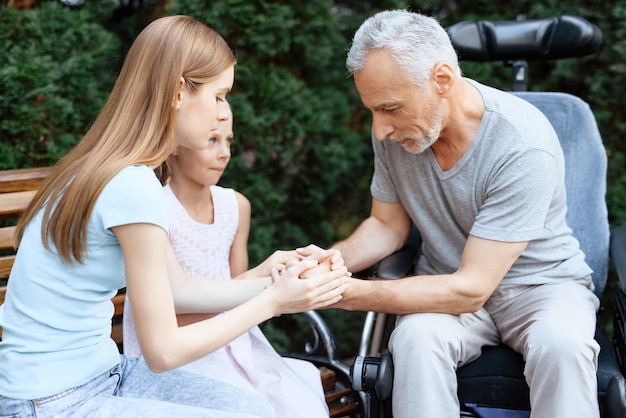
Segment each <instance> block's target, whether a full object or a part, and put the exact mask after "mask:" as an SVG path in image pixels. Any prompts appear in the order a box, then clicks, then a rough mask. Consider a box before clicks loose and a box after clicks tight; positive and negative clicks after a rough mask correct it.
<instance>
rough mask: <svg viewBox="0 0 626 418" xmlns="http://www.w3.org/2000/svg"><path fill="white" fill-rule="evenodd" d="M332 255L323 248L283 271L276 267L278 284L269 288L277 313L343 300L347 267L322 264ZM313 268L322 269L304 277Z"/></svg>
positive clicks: (301, 309) (301, 310) (275, 274)
mask: <svg viewBox="0 0 626 418" xmlns="http://www.w3.org/2000/svg"><path fill="white" fill-rule="evenodd" d="M316 258H319V260H318V259H316ZM330 258H331V257H330V254H325V252H321V253H318V254H316V255H315V257H309V258H306V259H304V260H301V261H299V262H297V263H293V264H292V265H291V266H289V267H288V268H287V269H286V270H284V271H283V272H282V273H279V272H278V270H277V269H273V270H272V280H273V281H274V284H273V285H272V286H271V287H269V288H268V289H267V290H266V292H271V293H272V296H273V297H274V298H275V301H276V304H277V305H276V316H278V315H281V314H289V313H297V312H305V311H310V310H314V309H321V308H325V307H327V306H329V305H332V304H335V303H337V302H339V301H340V300H341V298H342V294H343V292H344V291H345V289H346V281H347V280H348V276H347V269H346V268H345V267H343V268H340V269H337V270H330V269H329V268H328V267H322V268H319V266H320V264H324V263H323V261H324V260H327V259H330ZM320 261H322V263H320ZM310 270H317V271H318V272H319V273H318V274H314V275H310V277H308V278H307V280H302V279H300V277H301V276H302V275H303V273H304V272H307V271H310Z"/></svg>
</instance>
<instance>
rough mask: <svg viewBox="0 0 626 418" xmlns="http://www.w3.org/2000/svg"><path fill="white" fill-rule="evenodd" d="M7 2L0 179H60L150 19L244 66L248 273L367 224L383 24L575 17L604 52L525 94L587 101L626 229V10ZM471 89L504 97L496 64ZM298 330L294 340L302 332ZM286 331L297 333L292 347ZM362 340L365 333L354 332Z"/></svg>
mask: <svg viewBox="0 0 626 418" xmlns="http://www.w3.org/2000/svg"><path fill="white" fill-rule="evenodd" d="M19 3H21V2H11V1H9V2H7V1H5V2H0V169H8V168H17V167H30V166H40V165H50V164H53V163H54V162H55V161H56V160H58V158H60V157H61V156H62V155H63V154H64V153H65V152H67V150H69V148H70V147H72V146H73V145H74V144H75V143H76V142H77V141H78V140H79V139H80V138H81V135H82V134H83V133H84V132H85V130H86V129H87V128H88V126H89V124H90V123H91V121H93V119H94V117H95V115H96V114H97V112H98V111H99V109H100V107H101V106H102V104H103V103H104V100H105V99H106V97H107V95H108V92H109V90H110V88H111V87H112V84H113V81H114V79H115V77H116V74H117V72H118V70H119V68H120V66H121V63H122V61H123V58H124V56H125V52H126V51H127V49H128V47H129V45H130V43H131V42H132V40H133V39H134V37H135V36H136V34H137V33H138V32H139V31H140V30H141V29H142V28H143V27H144V26H145V25H146V24H147V23H148V22H149V21H151V20H152V19H154V18H156V17H159V16H162V15H171V14H188V15H192V16H195V17H197V18H200V19H201V20H203V21H205V22H207V23H208V24H209V25H210V26H211V27H213V28H215V29H216V30H217V31H218V32H219V33H221V34H222V35H223V36H224V37H225V38H226V39H227V41H228V42H229V44H230V45H231V46H232V48H233V49H234V50H235V51H236V54H237V58H238V65H237V69H236V78H235V87H234V90H233V92H232V94H231V95H230V98H229V100H230V102H231V105H232V107H233V111H234V115H235V136H236V146H235V149H234V155H233V158H232V160H231V163H230V166H229V168H228V170H227V171H226V173H225V175H224V177H223V181H222V184H223V185H225V186H228V187H233V188H235V189H237V190H239V191H241V192H242V193H244V194H245V195H246V196H248V198H249V199H250V201H251V202H252V206H253V219H252V229H251V236H250V246H249V251H250V259H251V262H252V263H253V264H256V263H257V262H259V261H261V260H262V259H264V258H265V257H266V256H268V255H269V254H271V252H272V251H273V250H275V249H278V248H294V247H297V246H302V245H306V244H308V243H311V242H313V243H316V244H318V245H321V246H328V245H330V244H332V243H333V242H335V241H336V240H338V239H341V238H343V237H345V236H347V235H348V234H349V233H350V232H351V231H352V230H353V229H354V228H355V227H356V226H357V225H358V223H359V222H360V221H361V220H362V219H363V218H364V217H365V216H366V215H367V214H368V212H369V199H370V197H369V181H370V178H371V171H372V158H371V157H372V155H371V149H370V143H369V123H370V117H369V115H368V114H367V113H366V112H365V111H364V110H363V108H362V106H361V104H360V101H359V99H358V96H357V94H356V91H355V89H354V87H353V84H352V80H351V79H350V77H348V73H347V71H346V70H345V67H344V59H345V54H346V51H347V50H348V48H349V45H350V40H351V37H352V34H353V33H354V31H355V30H356V28H357V27H358V25H359V24H360V23H361V22H362V21H363V20H364V19H365V18H366V17H368V16H370V15H371V14H373V13H375V12H376V11H378V10H382V9H391V8H405V7H409V8H410V9H412V10H415V11H421V12H423V13H426V14H431V15H434V16H436V17H438V18H439V19H440V20H441V22H442V24H443V25H444V26H446V25H450V24H453V23H455V22H457V21H460V20H465V19H499V20H504V19H507V20H511V19H515V18H516V17H517V16H518V15H520V14H523V15H526V16H527V18H529V19H533V18H543V17H552V16H556V15H561V14H571V15H579V16H582V17H584V18H587V19H588V20H590V21H592V22H593V23H595V24H597V25H598V26H599V27H600V28H601V29H602V31H603V34H604V45H603V47H602V49H601V51H600V52H599V53H597V54H595V55H593V56H590V57H586V58H582V59H565V60H560V61H558V62H531V65H530V89H531V90H552V91H565V92H569V93H572V94H575V95H578V96H581V97H583V98H584V99H585V100H587V101H588V102H589V103H590V105H591V107H592V109H594V112H595V114H596V117H597V119H598V124H599V127H600V130H601V132H602V134H603V136H604V140H605V144H606V148H607V155H608V156H609V190H608V194H607V203H608V205H609V211H610V221H611V223H612V224H613V225H617V224H626V193H625V192H624V191H625V190H626V170H624V167H625V163H626V145H625V144H624V142H623V141H622V138H623V137H624V136H625V134H626V115H625V112H626V108H625V103H626V101H625V99H624V95H623V92H622V91H621V88H623V86H624V85H626V64H625V63H626V2H624V1H623V0H621V1H613V2H610V1H609V2H607V1H604V0H602V1H601V0H571V1H568V2H562V1H557V0H549V1H537V0H533V1H530V0H510V1H493V0H489V1H488V0H478V1H477V0H472V1H470V0H456V1H453V0H439V1H437V0H424V1H419V2H418V1H409V2H405V1H398V0H379V1H354V0H344V1H330V0H310V1H308V2H301V1H299V0H298V1H296V0H286V1H279V0H256V1H249V0H215V1H198V0H192V1H175V0H172V1H163V0H161V1H157V0H150V1H149V0H145V1H144V2H143V7H141V8H139V9H137V10H133V9H130V8H128V7H124V6H122V5H120V4H119V2H117V1H113V0H107V1H89V0H87V1H85V3H84V5H82V6H81V7H77V8H70V7H67V6H65V5H63V4H62V3H60V2H59V1H41V2H35V5H34V6H32V7H30V8H17V7H16V6H15V4H19ZM462 68H463V70H464V73H465V74H466V75H467V76H469V77H472V78H475V79H477V80H479V81H481V82H483V83H485V84H489V85H492V86H495V87H500V88H503V89H508V88H509V86H510V69H509V68H507V67H505V66H503V65H502V63H462ZM323 314H324V315H325V316H326V317H327V318H328V320H329V323H330V326H331V328H332V330H333V332H334V333H335V334H336V335H337V337H338V340H339V348H340V351H341V352H342V354H343V355H344V356H350V355H353V354H354V353H355V351H356V344H357V340H358V334H359V332H358V328H359V327H360V325H361V321H362V317H363V314H362V313H350V312H343V311H335V310H330V311H325V312H323ZM285 321H286V322H285V323H282V324H281V323H280V321H272V323H270V324H269V325H268V327H267V328H266V329H267V332H268V333H269V334H271V336H272V338H273V341H274V342H275V344H276V345H277V347H278V348H279V349H280V350H287V351H290V350H297V349H298V348H297V347H295V346H294V341H296V342H297V343H298V344H299V343H300V341H301V340H302V339H304V338H305V337H304V335H306V333H307V331H305V330H304V328H306V327H304V326H303V324H302V323H301V321H302V319H301V318H298V317H292V318H289V319H285ZM293 321H295V325H294V324H293V323H292V322H293ZM284 328H286V329H287V331H286V332H285V331H284ZM355 330H356V332H355Z"/></svg>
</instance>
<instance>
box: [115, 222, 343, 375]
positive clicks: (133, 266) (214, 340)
mask: <svg viewBox="0 0 626 418" xmlns="http://www.w3.org/2000/svg"><path fill="white" fill-rule="evenodd" d="M113 232H114V233H115V234H116V236H117V237H118V240H119V242H120V245H121V247H122V252H123V254H124V263H125V270H126V283H127V289H128V293H129V295H131V296H130V297H132V298H133V303H132V305H131V307H132V310H133V315H134V318H135V326H136V330H137V337H138V340H139V345H140V347H141V350H142V353H143V355H144V357H145V359H146V362H147V363H148V365H149V366H150V368H151V369H152V370H153V371H155V372H162V371H166V370H170V369H173V368H176V367H179V366H181V365H183V364H186V363H188V362H190V361H193V360H196V359H198V358H200V357H203V356H205V355H207V354H209V353H211V352H213V351H215V350H216V349H218V348H220V347H222V346H224V345H225V344H227V343H229V342H230V341H232V340H233V339H234V338H236V337H238V336H239V335H241V334H243V333H244V332H246V331H247V330H249V329H250V328H252V327H253V326H255V325H257V324H259V323H261V322H263V321H265V320H267V319H269V318H271V317H273V316H277V315H280V314H283V313H295V312H301V311H306V310H311V309H320V308H323V307H326V306H329V305H331V304H334V303H336V302H338V301H339V300H340V299H341V294H342V293H343V291H344V288H345V286H346V284H345V283H346V279H345V278H346V272H345V270H344V271H328V272H326V273H324V274H320V275H318V276H316V277H314V278H310V279H308V280H300V279H299V278H298V276H299V275H300V274H301V273H302V272H304V271H305V270H307V269H309V268H312V267H314V266H315V265H317V263H318V262H317V261H316V260H313V259H307V260H304V261H302V262H299V263H296V264H294V265H293V266H291V267H290V268H289V269H287V270H286V271H285V272H284V273H283V274H282V275H280V276H278V275H277V274H274V275H273V277H272V278H269V277H268V278H260V279H258V280H244V281H212V280H202V279H197V280H193V279H192V278H190V277H189V276H187V277H186V279H188V280H185V279H183V278H182V277H175V278H173V279H174V281H178V280H180V281H181V282H185V281H188V282H189V283H186V284H185V285H184V286H182V285H181V286H178V285H174V284H171V283H170V278H168V275H169V274H174V273H178V272H179V270H180V271H182V269H181V268H180V266H178V268H175V267H173V266H172V265H171V264H172V260H173V261H174V262H175V263H174V264H176V265H178V262H177V260H176V257H175V255H174V252H173V250H172V248H171V246H170V245H169V240H168V237H167V234H166V232H165V231H164V230H163V229H162V228H160V227H158V226H155V225H152V224H128V225H123V226H118V227H115V228H113ZM272 281H275V283H274V284H273V285H272V284H271V283H272ZM220 282H223V283H239V284H249V283H251V284H249V285H248V288H246V287H245V286H242V287H241V289H242V290H246V289H247V292H248V295H253V294H255V292H256V296H253V297H251V298H249V300H247V301H246V302H244V303H242V304H241V305H240V306H237V307H235V308H233V309H231V310H230V311H228V312H225V313H224V314H222V315H219V316H216V317H214V318H211V319H207V320H204V321H200V322H197V323H195V324H191V325H187V326H184V327H179V326H178V324H177V322H176V315H175V307H174V305H175V304H174V300H175V299H176V302H177V305H181V306H187V305H186V304H187V303H191V305H192V306H193V309H201V308H203V307H204V308H206V307H208V306H211V305H212V304H214V303H215V300H216V297H215V296H214V295H215V294H220V293H222V291H223V290H224V289H223V288H222V287H221V285H222V284H223V283H220ZM216 285H219V286H217V287H216ZM264 287H267V289H265V290H264V291H263V290H262V289H261V288H264ZM172 289H176V291H175V292H172ZM188 293H191V294H188ZM226 293H228V294H233V293H235V291H234V288H231V289H228V292H226ZM203 298H204V303H202V301H203ZM217 299H219V297H218V298H217ZM207 301H208V302H207ZM187 307H189V306H187ZM220 310H224V309H220ZM196 312H198V311H196Z"/></svg>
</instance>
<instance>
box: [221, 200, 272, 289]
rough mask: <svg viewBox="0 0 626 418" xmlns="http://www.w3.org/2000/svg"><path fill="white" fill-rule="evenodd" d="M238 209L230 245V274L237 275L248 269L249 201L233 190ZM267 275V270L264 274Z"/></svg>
mask: <svg viewBox="0 0 626 418" xmlns="http://www.w3.org/2000/svg"><path fill="white" fill-rule="evenodd" d="M235 197H236V198H237V206H238V209H239V223H238V225H237V233H236V234H235V239H234V240H233V244H232V246H231V247H230V274H231V276H232V277H237V276H239V275H240V274H242V273H244V272H245V271H247V270H248V236H249V234H250V213H251V208H250V201H249V200H248V199H247V198H246V197H245V196H244V195H243V194H241V193H239V192H235ZM265 275H266V276H268V275H269V272H268V273H267V274H265Z"/></svg>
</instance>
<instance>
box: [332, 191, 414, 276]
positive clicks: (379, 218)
mask: <svg viewBox="0 0 626 418" xmlns="http://www.w3.org/2000/svg"><path fill="white" fill-rule="evenodd" d="M410 232H411V219H410V218H409V215H408V214H407V213H406V211H405V210H404V207H403V206H402V205H401V204H400V203H385V202H382V201H380V200H377V199H372V211H371V213H370V216H369V218H367V219H366V220H365V221H363V223H362V224H361V225H360V226H359V227H358V228H357V229H356V230H355V231H354V232H353V233H352V234H351V235H350V236H349V237H348V238H346V239H345V240H343V241H340V242H338V243H336V244H335V245H334V246H333V248H336V249H338V250H340V251H341V255H342V256H343V259H344V262H345V265H346V267H348V270H349V271H352V272H356V271H361V270H364V269H366V268H368V267H371V266H372V265H373V264H374V263H377V262H378V261H380V260H381V259H383V258H384V257H386V256H388V255H389V254H391V253H393V252H394V251H397V250H399V249H400V248H402V246H403V245H404V244H405V243H406V240H407V239H408V237H409V234H410Z"/></svg>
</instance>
